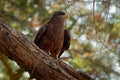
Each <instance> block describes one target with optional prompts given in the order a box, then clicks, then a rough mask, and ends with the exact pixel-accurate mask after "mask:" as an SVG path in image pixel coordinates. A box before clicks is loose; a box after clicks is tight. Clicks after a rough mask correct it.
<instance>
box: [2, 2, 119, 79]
mask: <svg viewBox="0 0 120 80" xmlns="http://www.w3.org/2000/svg"><path fill="white" fill-rule="evenodd" d="M57 10H62V11H64V12H66V13H67V14H68V15H70V18H69V19H68V20H66V22H65V29H68V30H69V31H70V34H71V45H70V48H69V50H68V51H65V52H64V54H63V55H62V56H61V59H63V60H64V61H65V62H67V63H68V64H69V65H71V66H72V67H73V68H75V69H77V70H80V71H83V72H86V73H88V74H90V75H92V76H93V77H94V78H95V80H120V0H0V15H1V16H2V17H3V18H4V19H5V20H6V21H7V22H9V24H10V25H11V26H12V27H14V28H16V29H17V30H18V31H20V32H21V33H23V34H24V35H26V37H27V38H29V39H30V40H31V41H33V40H34V38H35V35H36V33H37V31H38V29H39V27H41V26H42V25H44V24H45V23H46V22H47V21H48V20H49V19H50V17H51V15H52V14H53V13H54V12H55V11H57ZM28 78H29V75H28V73H27V72H25V71H24V70H23V69H21V68H20V67H19V66H18V65H17V63H16V62H14V61H12V60H10V59H8V58H7V57H6V56H5V55H0V80H27V79H28Z"/></svg>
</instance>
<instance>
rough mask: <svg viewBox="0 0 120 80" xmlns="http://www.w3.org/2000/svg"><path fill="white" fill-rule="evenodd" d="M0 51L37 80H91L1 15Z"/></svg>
mask: <svg viewBox="0 0 120 80" xmlns="http://www.w3.org/2000/svg"><path fill="white" fill-rule="evenodd" d="M0 51H1V52H2V53H4V54H5V55H6V56H8V57H9V58H10V59H12V60H14V61H16V62H17V63H18V65H19V66H20V67H21V68H24V70H25V71H28V72H29V73H30V74H31V76H32V77H35V78H36V79H37V80H90V79H91V78H90V77H89V76H87V75H84V74H83V73H80V72H77V71H76V70H74V69H73V68H71V67H70V66H68V65H67V64H65V63H64V62H62V61H57V60H55V59H54V58H52V57H50V56H49V55H48V54H47V53H46V52H44V51H43V50H41V49H39V48H38V47H37V46H36V45H35V44H34V43H33V42H32V41H30V40H29V39H27V38H26V37H25V36H24V35H23V34H21V33H20V32H18V31H17V30H16V29H14V28H12V27H11V26H10V25H9V24H8V23H7V22H6V21H5V20H3V19H2V18H1V17H0Z"/></svg>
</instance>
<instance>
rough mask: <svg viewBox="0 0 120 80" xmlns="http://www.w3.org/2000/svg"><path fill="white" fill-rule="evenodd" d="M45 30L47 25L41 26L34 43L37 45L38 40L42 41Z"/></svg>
mask: <svg viewBox="0 0 120 80" xmlns="http://www.w3.org/2000/svg"><path fill="white" fill-rule="evenodd" d="M45 31H46V25H45V26H42V27H40V29H39V31H38V33H37V35H36V37H35V39H34V43H35V44H36V45H37V44H38V42H39V41H40V38H41V37H42V36H43V35H44V33H45Z"/></svg>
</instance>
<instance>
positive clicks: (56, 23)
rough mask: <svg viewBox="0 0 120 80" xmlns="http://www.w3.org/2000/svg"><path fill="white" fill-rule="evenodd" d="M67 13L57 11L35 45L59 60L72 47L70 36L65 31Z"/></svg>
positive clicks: (39, 34)
mask: <svg viewBox="0 0 120 80" xmlns="http://www.w3.org/2000/svg"><path fill="white" fill-rule="evenodd" d="M64 16H65V13H64V12H62V11H57V12H55V13H54V14H53V16H52V17H51V19H50V20H49V21H48V23H47V24H46V25H44V26H42V27H41V28H40V29H39V31H38V33H37V35H36V37H35V40H34V43H35V44H36V45H37V46H38V47H39V48H40V49H43V50H45V51H47V52H48V53H49V54H50V55H51V56H52V57H54V58H58V56H59V57H60V56H61V54H62V53H63V52H64V50H67V49H68V48H69V45H70V35H69V32H68V31H67V30H64V19H65V18H64Z"/></svg>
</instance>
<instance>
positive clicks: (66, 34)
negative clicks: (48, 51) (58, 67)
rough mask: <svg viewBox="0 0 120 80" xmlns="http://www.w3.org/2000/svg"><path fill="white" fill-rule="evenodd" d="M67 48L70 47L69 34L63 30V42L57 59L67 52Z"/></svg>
mask: <svg viewBox="0 0 120 80" xmlns="http://www.w3.org/2000/svg"><path fill="white" fill-rule="evenodd" d="M69 46H70V33H69V31H68V30H64V42H63V46H62V49H61V52H60V54H59V56H58V58H59V57H60V56H61V55H62V53H63V52H64V51H65V50H68V48H69Z"/></svg>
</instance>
